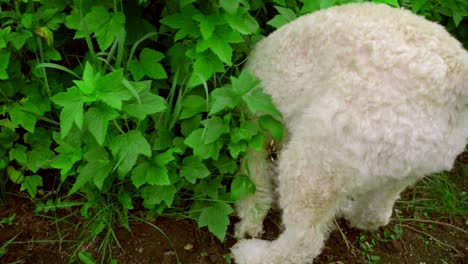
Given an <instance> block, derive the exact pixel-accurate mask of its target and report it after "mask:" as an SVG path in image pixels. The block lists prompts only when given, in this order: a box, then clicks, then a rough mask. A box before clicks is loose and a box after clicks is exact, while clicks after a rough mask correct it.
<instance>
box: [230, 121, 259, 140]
mask: <svg viewBox="0 0 468 264" xmlns="http://www.w3.org/2000/svg"><path fill="white" fill-rule="evenodd" d="M257 134H258V127H257V125H256V124H255V123H254V122H252V121H245V122H242V123H241V124H240V126H239V127H234V128H233V129H232V130H231V133H230V136H231V141H232V142H233V143H237V142H239V141H241V140H247V141H250V140H251V139H252V137H253V136H255V135H257Z"/></svg>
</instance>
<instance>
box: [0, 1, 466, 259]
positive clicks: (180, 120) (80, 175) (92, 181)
mask: <svg viewBox="0 0 468 264" xmlns="http://www.w3.org/2000/svg"><path fill="white" fill-rule="evenodd" d="M348 2H355V1H351V0H302V1H296V0H234V1H225V0H206V1H194V0H177V1H172V0H171V1H169V0H165V1H156V2H154V3H152V1H147V0H139V1H121V0H116V1H111V0H100V1H89V0H73V1H72V0H54V1H32V0H23V1H7V0H0V11H1V12H0V25H1V26H0V170H1V171H2V172H1V176H2V177H1V180H2V182H1V183H2V184H1V186H0V187H1V188H2V190H3V188H5V186H6V181H7V180H8V181H9V183H8V184H11V186H12V188H16V189H18V190H20V191H25V192H27V193H28V195H29V197H31V199H32V200H34V201H35V202H36V204H37V208H36V212H38V213H49V212H53V211H55V210H61V209H68V210H75V211H76V210H78V209H79V210H80V214H81V215H82V216H83V217H84V218H86V219H88V224H87V226H86V228H85V229H84V230H86V232H87V236H88V238H87V239H85V241H92V239H90V238H92V237H94V236H103V237H105V238H106V239H104V240H103V241H107V242H106V245H104V246H103V247H101V248H102V249H105V250H100V252H101V253H102V254H107V253H109V251H110V250H111V249H112V243H113V242H112V241H114V240H113V228H114V226H115V225H117V224H120V225H122V226H124V227H127V228H129V222H128V218H129V216H131V215H132V213H133V212H136V211H145V212H146V214H147V215H148V216H160V215H163V216H179V217H180V216H183V217H189V218H192V219H194V220H195V221H196V222H197V223H198V225H199V226H200V227H207V228H208V230H210V231H211V232H212V233H213V234H214V235H215V236H216V237H218V238H219V239H220V240H223V239H224V238H225V237H226V230H227V227H228V225H229V216H230V215H231V214H232V212H233V209H232V203H233V202H235V201H237V200H239V199H241V198H242V197H244V196H246V195H249V194H251V193H253V192H255V186H254V184H253V183H252V182H251V181H250V178H249V177H248V175H243V174H239V173H238V172H239V171H248V170H240V168H239V166H240V165H239V164H241V162H240V161H241V160H242V159H243V158H244V155H245V153H246V151H247V150H248V149H249V148H253V149H260V148H261V147H262V146H263V141H264V140H265V139H266V138H267V137H270V136H271V137H273V138H274V139H275V140H277V141H281V139H282V138H283V134H284V128H283V126H282V124H281V121H282V120H281V114H280V113H279V112H278V110H277V109H276V108H275V107H274V105H273V103H272V101H271V99H270V97H269V96H268V95H267V94H265V93H264V92H263V90H262V88H261V83H259V81H258V80H256V79H255V78H254V77H253V76H252V75H251V74H250V73H248V72H247V71H242V70H241V67H242V64H243V62H244V61H245V59H246V57H247V55H248V53H249V51H250V50H251V48H252V47H253V45H255V43H256V42H257V41H258V40H260V39H261V38H262V36H263V35H266V34H268V33H269V32H271V31H272V30H274V29H275V28H278V27H280V26H282V25H284V24H286V23H288V22H290V21H292V20H293V19H295V18H296V17H298V16H300V15H303V14H305V13H309V12H314V11H316V10H319V9H323V8H328V7H330V6H333V5H337V4H344V3H348ZM375 2H385V3H387V4H390V5H393V6H403V7H406V8H410V9H412V11H414V12H416V13H419V14H423V15H425V16H426V17H428V18H429V19H432V20H435V21H438V22H440V23H443V24H444V25H446V26H447V28H448V29H449V30H450V31H451V32H452V33H453V34H455V35H456V36H458V37H459V38H460V39H462V40H463V39H464V40H466V39H468V32H466V30H464V29H463V28H466V27H462V26H461V25H464V23H466V17H468V14H467V10H468V8H467V7H468V4H467V2H466V0H461V1H442V0H427V1H423V0H402V1H396V0H387V1H384V0H379V1H375ZM466 43H467V42H465V44H466ZM50 182H54V185H53V186H47V185H48V184H50ZM46 187H47V188H46ZM43 189H48V190H49V189H53V190H52V191H50V192H49V191H47V192H45V193H44V190H43ZM3 193H4V191H2V194H3ZM84 236H86V235H84ZM114 242H115V241H114ZM78 252H81V251H76V254H75V255H76V258H77V259H81V261H85V262H86V261H88V260H89V261H93V260H92V259H88V258H87V257H89V256H88V255H86V254H85V253H82V254H79V253H78ZM87 259H88V260H87ZM107 259H111V258H109V257H107ZM89 263H91V262H89Z"/></svg>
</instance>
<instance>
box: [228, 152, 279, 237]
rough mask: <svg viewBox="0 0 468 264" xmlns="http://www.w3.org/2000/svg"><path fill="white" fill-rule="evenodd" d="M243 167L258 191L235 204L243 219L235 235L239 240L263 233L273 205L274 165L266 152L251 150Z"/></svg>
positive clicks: (237, 226) (238, 213) (238, 224)
mask: <svg viewBox="0 0 468 264" xmlns="http://www.w3.org/2000/svg"><path fill="white" fill-rule="evenodd" d="M242 167H243V170H244V171H245V172H246V173H247V174H249V176H250V179H251V180H252V182H253V183H254V184H255V187H256V191H255V193H254V194H252V195H249V196H247V197H244V198H243V199H241V200H239V201H237V202H236V204H235V207H236V211H237V215H238V216H239V217H240V218H241V221H240V222H239V223H237V225H236V230H235V235H236V237H239V238H242V237H245V236H251V237H257V236H259V235H260V234H261V233H262V232H263V219H264V218H265V216H266V215H267V213H268V210H270V207H271V205H272V203H273V182H272V175H271V174H272V173H273V168H272V167H273V164H272V162H271V161H269V160H268V157H267V151H266V150H262V151H258V150H254V149H250V150H248V152H247V155H246V157H245V159H244V161H243V164H242Z"/></svg>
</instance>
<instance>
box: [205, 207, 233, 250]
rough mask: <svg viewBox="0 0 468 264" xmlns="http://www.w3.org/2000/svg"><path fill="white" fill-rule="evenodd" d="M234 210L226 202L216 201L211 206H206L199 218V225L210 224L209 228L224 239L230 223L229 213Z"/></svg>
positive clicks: (220, 238)
mask: <svg viewBox="0 0 468 264" xmlns="http://www.w3.org/2000/svg"><path fill="white" fill-rule="evenodd" d="M232 212H233V210H232V208H231V206H230V205H229V204H227V203H225V202H216V203H214V205H213V206H211V207H205V208H204V209H203V211H202V213H201V214H200V217H199V218H198V226H199V227H204V226H208V230H210V232H211V233H213V234H214V235H215V236H216V237H217V238H218V239H219V240H221V241H223V240H224V237H225V236H226V230H227V227H228V225H229V215H230V214H231V213H232Z"/></svg>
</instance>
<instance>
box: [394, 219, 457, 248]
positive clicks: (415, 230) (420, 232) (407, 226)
mask: <svg viewBox="0 0 468 264" xmlns="http://www.w3.org/2000/svg"><path fill="white" fill-rule="evenodd" d="M401 226H403V227H406V228H408V229H411V230H412V231H414V232H416V233H419V234H422V235H425V236H428V237H429V238H431V239H432V240H434V241H436V242H437V243H439V244H442V245H444V246H446V247H448V248H451V249H452V250H453V251H455V252H457V253H458V254H460V255H463V253H461V252H460V251H459V250H458V249H456V248H455V247H454V246H452V245H449V244H447V243H445V242H442V241H441V240H439V239H437V238H436V237H434V236H433V235H431V234H429V233H426V232H423V231H421V230H418V229H416V228H414V227H412V226H409V225H405V224H401Z"/></svg>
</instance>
